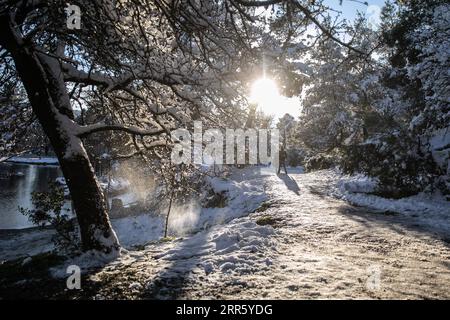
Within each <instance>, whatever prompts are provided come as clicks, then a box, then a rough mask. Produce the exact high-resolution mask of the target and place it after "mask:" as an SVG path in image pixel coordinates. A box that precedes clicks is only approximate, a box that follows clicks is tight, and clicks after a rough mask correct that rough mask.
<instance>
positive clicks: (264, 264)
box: [88, 173, 450, 299]
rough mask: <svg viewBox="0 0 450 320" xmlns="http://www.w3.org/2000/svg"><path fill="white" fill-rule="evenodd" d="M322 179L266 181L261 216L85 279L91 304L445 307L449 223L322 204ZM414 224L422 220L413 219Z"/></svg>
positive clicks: (136, 255)
mask: <svg viewBox="0 0 450 320" xmlns="http://www.w3.org/2000/svg"><path fill="white" fill-rule="evenodd" d="M332 178H333V177H331V176H329V175H327V174H324V173H312V174H290V175H289V176H285V175H280V176H276V175H272V176H268V177H264V183H265V185H266V192H267V194H268V196H269V201H268V202H266V203H265V204H264V205H263V206H262V208H261V209H260V210H258V212H254V213H252V214H250V215H249V216H248V217H243V218H238V219H235V220H233V221H231V222H230V223H227V224H224V225H219V226H215V227H213V228H211V229H209V230H207V231H202V232H199V233H197V234H196V235H194V236H192V237H191V238H188V239H184V240H178V241H173V242H168V243H163V244H161V243H159V244H155V245H149V246H146V247H145V249H144V250H142V251H133V252H129V254H127V255H125V256H124V257H123V258H122V259H120V260H119V261H117V262H115V263H113V264H111V265H110V266H108V267H107V268H105V269H104V270H103V271H101V272H99V273H97V274H95V275H91V276H90V278H89V280H88V281H89V287H91V288H92V291H91V292H92V294H93V295H94V296H95V297H96V298H104V297H106V298H114V297H122V298H123V297H128V298H203V299H207V298H224V299H231V298H234V299H236V298H239V299H241V298H242V299H257V298H272V299H278V298H285V299H302V298H315V299H316V298H319V299H327V298H338V299H340V298H342V299H343V298H362V299H365V298H400V299H408V298H450V250H449V246H450V239H449V238H448V237H449V234H448V227H449V226H450V221H449V220H446V221H441V222H440V225H439V226H437V227H436V228H433V227H430V224H425V225H424V224H423V223H422V222H421V220H419V219H418V218H417V219H416V218H414V216H415V215H412V216H406V215H401V214H393V213H391V212H388V213H380V212H378V213H377V212H373V211H370V210H368V209H365V208H362V207H354V206H351V205H349V204H347V203H346V202H344V201H341V200H337V199H334V198H331V197H329V196H327V195H326V191H327V190H328V189H329V185H330V183H331V180H330V179H332ZM418 214H419V213H418Z"/></svg>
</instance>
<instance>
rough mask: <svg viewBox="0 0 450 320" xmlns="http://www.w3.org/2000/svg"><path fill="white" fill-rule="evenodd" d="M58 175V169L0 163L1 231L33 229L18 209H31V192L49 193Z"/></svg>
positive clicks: (56, 167) (60, 174)
mask: <svg viewBox="0 0 450 320" xmlns="http://www.w3.org/2000/svg"><path fill="white" fill-rule="evenodd" d="M59 176H62V172H61V170H60V168H59V167H58V166H47V165H45V166H44V165H29V164H16V163H7V162H6V163H5V162H3V163H0V229H21V228H28V227H32V226H33V224H32V223H31V222H30V221H28V218H27V217H26V216H24V215H22V214H21V213H20V212H19V209H18V208H19V207H24V208H32V203H31V193H32V192H33V191H40V192H42V191H47V190H48V186H49V182H54V181H55V179H56V178H57V177H59Z"/></svg>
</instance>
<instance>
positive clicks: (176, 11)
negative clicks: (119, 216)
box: [0, 0, 354, 253]
mask: <svg viewBox="0 0 450 320" xmlns="http://www.w3.org/2000/svg"><path fill="white" fill-rule="evenodd" d="M0 4H1V7H0V29H1V30H2V32H1V34H0V46H1V51H0V58H1V59H2V66H1V68H2V71H4V72H2V74H4V75H6V76H5V77H3V78H2V82H1V84H0V87H2V89H1V90H2V94H3V91H5V92H6V91H8V90H5V89H6V86H8V85H11V83H17V84H18V90H19V91H21V92H22V94H20V95H18V97H19V99H20V103H9V102H8V103H4V102H2V109H4V108H6V109H4V110H6V111H7V112H9V113H7V112H5V113H2V120H3V121H4V122H5V123H6V124H7V125H8V127H9V128H10V129H9V131H8V132H4V133H3V134H2V144H4V146H2V152H4V153H5V155H6V154H7V153H9V152H11V151H12V150H14V146H13V144H14V142H16V140H17V136H18V134H19V133H18V132H16V129H17V130H19V129H20V127H24V128H26V125H16V124H14V119H13V117H14V114H15V115H16V119H17V118H18V115H19V113H20V114H21V115H23V118H24V119H25V120H30V121H33V120H34V119H36V120H37V121H38V122H39V124H40V126H41V127H42V129H43V131H44V133H45V135H46V136H47V137H48V139H49V140H50V143H51V145H52V147H53V150H54V152H55V154H56V156H57V157H58V160H59V163H60V166H61V169H62V171H63V174H64V176H65V179H66V182H67V185H68V188H69V190H70V194H71V198H72V200H73V203H74V209H75V212H76V215H77V220H78V223H79V225H80V232H81V240H82V243H83V249H85V250H90V249H96V250H100V251H103V252H106V253H109V252H115V251H116V250H117V249H118V247H119V243H118V240H117V238H116V236H115V234H114V231H113V230H112V228H111V226H110V223H109V219H108V215H107V206H106V202H105V197H104V195H103V193H102V190H101V188H100V187H99V183H98V181H97V179H96V177H95V174H94V172H93V168H92V165H91V163H90V159H89V157H88V154H87V152H86V149H85V147H84V141H85V139H86V138H87V137H89V136H90V135H93V134H98V133H102V132H111V131H114V132H122V133H125V134H127V136H128V141H127V142H126V143H124V147H127V148H128V149H129V150H128V151H129V152H128V154H125V155H122V156H124V157H126V156H132V155H138V154H141V155H142V154H143V153H144V152H145V153H147V154H148V155H149V156H154V157H159V156H160V154H161V153H160V151H161V150H162V151H166V150H167V147H168V146H169V145H170V143H171V141H170V135H169V132H170V130H171V129H174V128H176V127H180V126H184V127H189V126H190V125H191V124H190V123H191V122H190V120H192V119H194V120H196V119H203V120H205V121H208V122H209V123H215V124H217V125H219V126H220V125H221V124H223V123H224V122H227V121H228V122H229V123H234V122H242V115H245V114H246V113H245V110H244V109H245V107H246V100H245V98H244V95H245V94H244V93H245V89H246V85H247V84H248V82H249V81H251V77H252V70H255V64H259V62H260V57H261V56H262V53H265V52H266V51H270V52H272V53H274V52H276V51H274V50H273V48H277V47H281V48H282V49H283V50H282V52H287V53H288V55H291V56H292V55H295V54H296V52H297V49H298V48H300V46H299V42H298V35H299V33H301V32H302V30H306V28H307V26H308V25H309V24H313V25H315V26H316V28H317V30H318V33H317V35H316V37H320V36H325V37H328V38H331V39H333V40H334V41H336V42H338V43H339V44H340V45H342V46H344V47H346V48H348V49H349V50H354V49H353V48H352V47H351V46H350V45H348V44H347V43H345V42H343V41H342V40H340V39H339V38H338V37H336V35H335V34H334V33H333V32H331V31H329V29H328V28H327V27H325V26H324V25H323V24H322V21H323V19H322V18H321V17H322V15H323V14H324V12H326V11H327V8H326V7H325V6H323V4H322V1H309V0H308V1H306V0H305V1H288V0H270V1H247V0H229V1H202V0H192V1H170V0H154V1H148V0H121V1H115V0H98V1H90V0H77V1H72V2H71V5H70V6H67V4H66V2H65V1H62V0H48V1H40V0H37V1H25V0H13V1H10V0H1V1H0ZM269 6H270V7H272V10H278V11H279V14H278V15H277V17H276V19H275V21H274V22H273V23H274V24H277V25H278V29H277V30H276V31H274V32H267V31H266V27H267V24H266V21H265V17H266V16H267V15H266V14H265V13H264V11H266V10H264V7H266V8H267V7H269ZM78 9H79V13H80V17H77V15H76V13H77V11H78ZM261 12H262V14H261ZM74 13H75V15H74ZM269 16H270V14H269ZM74 19H75V20H74ZM77 19H78V20H77ZM78 25H79V27H80V28H78ZM283 26H284V27H283ZM299 26H301V28H300V29H299V28H298V27H299ZM274 30H275V29H274ZM265 39H270V41H266V40H265ZM294 40H295V41H294ZM296 41H297V42H296ZM292 42H294V47H292V46H290V45H289V44H290V43H292ZM268 43H270V46H269V45H268ZM261 48H263V49H261ZM267 48H269V49H270V48H272V49H270V50H266V49H267ZM293 48H294V49H293ZM295 48H296V49H295ZM297 53H298V52H297ZM272 56H273V55H272ZM281 58H282V59H280V61H288V62H287V64H283V63H280V66H289V68H291V69H289V68H288V69H289V70H292V66H293V63H294V64H295V61H292V60H289V59H288V58H289V57H287V56H286V57H284V56H282V57H281ZM277 59H278V58H277ZM297 59H298V57H297ZM281 69H282V68H281ZM285 69H286V68H285ZM249 71H250V72H249ZM290 78H292V77H290ZM285 87H286V90H288V91H289V88H288V87H287V86H285ZM296 90H298V88H297V89H296ZM9 91H11V90H9ZM13 96H14V95H12V94H9V95H6V97H5V101H6V99H8V101H10V98H11V97H13ZM3 99H4V98H3V97H2V101H3ZM24 103H25V104H24ZM22 106H23V107H22ZM86 110H89V112H90V113H91V115H94V116H91V117H90V120H91V121H89V122H84V121H83V117H82V116H80V117H78V116H76V113H78V112H80V113H81V114H83V111H86ZM31 111H32V112H31ZM7 114H9V115H10V116H8V115H7ZM84 120H86V119H84ZM15 151H16V150H15Z"/></svg>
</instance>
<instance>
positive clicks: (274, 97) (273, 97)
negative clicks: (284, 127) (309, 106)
mask: <svg viewBox="0 0 450 320" xmlns="http://www.w3.org/2000/svg"><path fill="white" fill-rule="evenodd" d="M250 102H252V103H256V104H257V105H258V108H260V109H261V111H262V112H264V113H265V114H268V115H273V116H274V117H275V119H276V118H280V117H282V116H283V115H284V114H285V113H290V114H291V115H294V116H296V115H297V114H298V112H299V110H300V108H299V103H298V102H297V101H296V100H295V99H292V98H291V99H289V98H286V97H284V96H282V95H280V92H279V91H278V87H277V85H276V83H275V82H274V81H273V80H271V79H269V78H266V77H264V78H260V79H258V80H256V81H255V82H254V83H253V85H252V90H251V92H250Z"/></svg>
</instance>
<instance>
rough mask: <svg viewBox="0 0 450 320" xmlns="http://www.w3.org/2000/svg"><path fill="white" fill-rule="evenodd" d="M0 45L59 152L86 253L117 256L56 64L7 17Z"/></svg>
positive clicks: (2, 23) (0, 26) (1, 22)
mask: <svg viewBox="0 0 450 320" xmlns="http://www.w3.org/2000/svg"><path fill="white" fill-rule="evenodd" d="M0 29H1V30H2V32H1V35H0V45H1V46H2V47H4V48H5V49H6V50H8V51H9V53H10V54H11V56H12V58H13V59H14V62H15V65H16V69H17V73H18V75H19V76H20V78H21V80H22V82H23V85H24V87H25V89H26V92H27V95H28V99H29V101H30V103H31V107H32V109H33V112H34V113H35V115H36V117H37V119H38V120H39V123H40V124H41V125H42V128H43V130H44V132H45V134H46V135H47V136H48V138H49V140H50V143H51V145H52V147H53V150H54V151H55V153H56V155H57V157H58V160H59V164H60V166H61V169H62V172H63V174H64V177H65V179H66V182H67V186H68V188H69V190H70V195H71V197H72V201H73V205H74V208H75V213H76V216H77V220H78V223H79V226H80V234H81V241H82V248H83V250H85V251H87V250H99V251H102V252H104V253H112V252H117V250H118V249H119V242H118V240H117V237H116V235H115V233H114V231H113V229H112V228H111V224H110V222H109V218H108V213H107V206H106V201H105V196H104V194H103V192H102V190H101V188H100V185H99V183H98V181H97V178H96V176H95V173H94V170H93V168H92V166H91V163H90V161H89V158H88V155H87V153H86V150H85V149H84V147H83V143H82V141H81V139H80V138H79V137H77V136H76V132H74V131H73V130H71V129H73V128H74V127H75V126H76V124H75V123H74V122H73V118H74V117H73V111H72V109H71V106H70V101H69V97H68V94H67V90H66V87H65V83H64V79H63V77H62V72H61V69H60V66H59V63H58V61H57V60H56V59H55V58H49V57H48V56H44V55H43V54H41V53H38V52H37V51H36V50H34V48H33V47H31V46H29V45H26V44H24V43H23V42H22V39H21V38H20V36H18V34H17V33H16V32H15V30H14V29H13V27H12V24H11V23H10V21H9V18H8V17H5V16H2V17H0Z"/></svg>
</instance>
